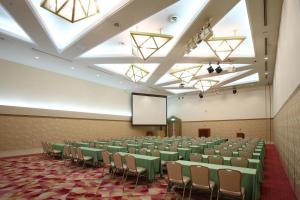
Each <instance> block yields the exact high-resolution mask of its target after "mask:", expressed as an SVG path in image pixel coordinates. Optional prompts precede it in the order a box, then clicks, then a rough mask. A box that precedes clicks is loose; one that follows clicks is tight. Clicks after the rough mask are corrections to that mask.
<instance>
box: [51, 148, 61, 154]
mask: <svg viewBox="0 0 300 200" xmlns="http://www.w3.org/2000/svg"><path fill="white" fill-rule="evenodd" d="M52 153H55V154H58V153H61V151H60V150H55V149H54V150H52Z"/></svg>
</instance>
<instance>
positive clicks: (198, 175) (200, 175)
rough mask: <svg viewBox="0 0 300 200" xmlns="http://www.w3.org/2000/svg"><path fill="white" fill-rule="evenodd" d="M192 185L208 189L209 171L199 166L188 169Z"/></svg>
mask: <svg viewBox="0 0 300 200" xmlns="http://www.w3.org/2000/svg"><path fill="white" fill-rule="evenodd" d="M190 170H191V179H192V184H196V185H200V186H202V187H206V188H210V184H209V169H208V168H207V167H204V166H200V165H193V166H191V168H190Z"/></svg>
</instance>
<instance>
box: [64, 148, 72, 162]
mask: <svg viewBox="0 0 300 200" xmlns="http://www.w3.org/2000/svg"><path fill="white" fill-rule="evenodd" d="M62 158H63V160H64V164H66V162H67V161H72V154H71V146H69V145H65V146H64V152H63V155H62Z"/></svg>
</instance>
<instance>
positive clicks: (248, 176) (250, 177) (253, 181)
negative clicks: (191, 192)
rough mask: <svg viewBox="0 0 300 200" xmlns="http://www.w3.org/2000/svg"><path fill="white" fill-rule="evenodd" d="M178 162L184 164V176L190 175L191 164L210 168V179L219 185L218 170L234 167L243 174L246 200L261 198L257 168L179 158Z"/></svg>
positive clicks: (233, 168)
mask: <svg viewBox="0 0 300 200" xmlns="http://www.w3.org/2000/svg"><path fill="white" fill-rule="evenodd" d="M176 162H177V163H180V164H181V165H182V166H183V169H182V173H183V176H188V177H190V176H191V175H190V166H192V165H201V166H205V167H208V168H209V172H210V180H212V181H214V182H215V183H216V184H217V185H218V183H219V178H218V170H219V169H232V170H237V171H240V172H241V174H242V186H243V187H244V188H245V190H246V196H245V199H246V200H259V198H260V183H259V178H258V175H257V170H256V169H251V168H242V167H233V166H226V165H215V164H208V163H199V162H191V161H185V160H178V161H176Z"/></svg>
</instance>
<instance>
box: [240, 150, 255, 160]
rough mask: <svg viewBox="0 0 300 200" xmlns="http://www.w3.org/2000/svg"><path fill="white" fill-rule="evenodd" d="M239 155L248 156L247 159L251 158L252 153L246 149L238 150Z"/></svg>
mask: <svg viewBox="0 0 300 200" xmlns="http://www.w3.org/2000/svg"><path fill="white" fill-rule="evenodd" d="M239 155H240V157H242V158H248V159H250V158H252V153H251V152H248V151H240V152H239Z"/></svg>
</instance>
